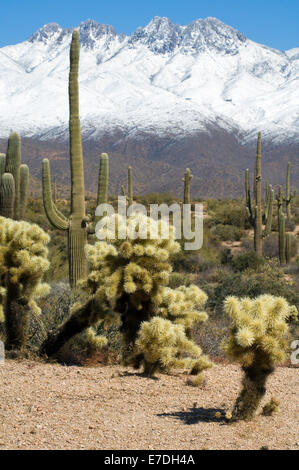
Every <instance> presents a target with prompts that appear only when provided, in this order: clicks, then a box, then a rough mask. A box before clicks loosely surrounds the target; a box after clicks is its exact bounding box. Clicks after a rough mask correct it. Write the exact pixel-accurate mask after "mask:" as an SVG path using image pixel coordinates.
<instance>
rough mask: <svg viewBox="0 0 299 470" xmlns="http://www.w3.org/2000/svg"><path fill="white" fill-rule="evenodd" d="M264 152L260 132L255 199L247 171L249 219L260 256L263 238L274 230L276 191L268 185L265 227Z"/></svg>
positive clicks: (256, 162) (246, 194)
mask: <svg viewBox="0 0 299 470" xmlns="http://www.w3.org/2000/svg"><path fill="white" fill-rule="evenodd" d="M261 162H262V152H261V133H260V132H259V133H258V140H257V153H256V160H255V170H254V200H253V201H252V199H251V193H250V181H249V176H250V175H249V169H247V170H246V172H245V198H246V207H247V212H248V217H249V221H250V223H251V225H252V227H253V229H254V249H255V251H256V253H257V254H258V255H260V256H262V255H263V239H264V238H266V237H267V236H268V235H270V233H271V230H272V218H273V200H274V192H273V189H272V186H271V185H267V194H266V207H265V210H264V222H265V229H263V207H262V164H261Z"/></svg>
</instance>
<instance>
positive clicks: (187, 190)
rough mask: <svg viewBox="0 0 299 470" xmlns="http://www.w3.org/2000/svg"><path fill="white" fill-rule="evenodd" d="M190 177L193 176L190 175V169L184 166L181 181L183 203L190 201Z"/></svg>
mask: <svg viewBox="0 0 299 470" xmlns="http://www.w3.org/2000/svg"><path fill="white" fill-rule="evenodd" d="M192 178H193V175H191V171H190V169H189V168H186V171H185V176H184V178H183V181H184V204H190V203H191V197H190V184H191V180H192Z"/></svg>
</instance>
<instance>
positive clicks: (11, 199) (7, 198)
mask: <svg viewBox="0 0 299 470" xmlns="http://www.w3.org/2000/svg"><path fill="white" fill-rule="evenodd" d="M15 195H16V191H15V180H14V177H13V176H12V174H11V173H3V175H2V177H1V180H0V214H1V215H2V216H3V217H7V218H8V219H12V218H13V214H14V205H15Z"/></svg>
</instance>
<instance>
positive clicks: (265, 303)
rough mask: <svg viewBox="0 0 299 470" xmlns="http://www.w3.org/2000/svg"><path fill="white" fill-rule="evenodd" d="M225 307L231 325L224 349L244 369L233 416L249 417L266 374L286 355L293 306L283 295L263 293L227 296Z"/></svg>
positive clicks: (258, 399) (255, 408) (262, 393)
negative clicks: (252, 298) (288, 322)
mask: <svg viewBox="0 0 299 470" xmlns="http://www.w3.org/2000/svg"><path fill="white" fill-rule="evenodd" d="M224 310H225V312H226V313H227V314H228V315H229V316H230V318H231V320H232V327H231V330H230V336H229V338H228V340H226V341H225V342H224V343H223V349H224V351H225V353H226V354H227V356H228V357H229V358H231V359H232V360H234V361H237V362H239V363H240V364H241V365H242V369H243V371H244V373H245V376H244V379H243V389H242V391H241V394H240V396H239V397H238V399H237V401H236V403H235V406H234V410H233V413H232V419H233V420H239V419H244V420H251V419H252V418H253V417H254V414H255V412H256V410H257V408H258V406H259V404H260V401H261V399H262V398H263V396H264V395H265V393H266V382H267V379H268V376H269V375H270V374H271V373H273V372H274V369H275V365H276V364H278V363H281V362H283V361H284V360H285V359H286V353H287V350H288V341H287V334H288V324H287V320H288V319H289V318H291V317H292V316H293V315H294V311H295V310H296V307H291V306H290V305H289V304H288V303H287V301H286V300H285V299H284V298H282V297H273V296H271V295H262V296H260V297H258V298H256V299H254V300H251V299H249V298H244V299H238V298H236V297H228V298H227V299H226V300H225V304H224Z"/></svg>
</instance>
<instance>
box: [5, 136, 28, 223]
mask: <svg viewBox="0 0 299 470" xmlns="http://www.w3.org/2000/svg"><path fill="white" fill-rule="evenodd" d="M4 173H6V174H10V175H11V176H12V178H13V180H14V196H13V198H14V203H13V212H12V213H11V210H10V209H9V214H10V215H9V218H12V219H20V218H21V219H22V218H23V217H24V214H25V211H26V207H27V200H28V179H29V168H28V166H27V165H21V139H20V136H19V135H18V134H17V133H16V132H13V133H12V134H11V135H10V136H9V139H8V148H7V155H5V154H3V153H1V154H0V185H1V177H2V175H3V174H4ZM7 184H10V185H11V178H10V182H9V183H8V179H7V177H6V185H7ZM6 191H7V187H6V188H3V191H2V196H3V197H4V194H5V193H6ZM10 203H11V199H10V200H9V201H7V202H4V200H3V199H2V203H1V206H2V207H3V205H5V207H6V209H5V212H1V208H0V215H2V216H4V217H8V216H7V215H6V214H7V212H6V211H7V208H8V207H10Z"/></svg>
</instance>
